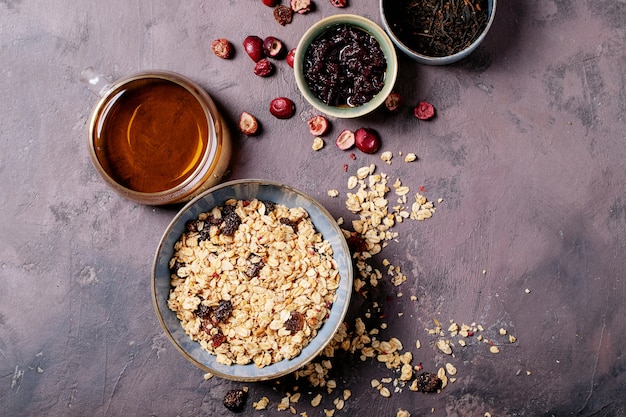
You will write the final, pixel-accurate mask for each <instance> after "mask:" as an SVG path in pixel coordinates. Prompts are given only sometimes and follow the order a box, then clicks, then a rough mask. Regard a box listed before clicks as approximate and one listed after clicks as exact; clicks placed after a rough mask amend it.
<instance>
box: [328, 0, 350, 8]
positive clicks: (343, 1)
mask: <svg viewBox="0 0 626 417" xmlns="http://www.w3.org/2000/svg"><path fill="white" fill-rule="evenodd" d="M330 4H332V5H333V6H335V7H346V6H347V5H348V0H330Z"/></svg>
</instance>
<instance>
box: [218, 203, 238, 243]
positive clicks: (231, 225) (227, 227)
mask: <svg viewBox="0 0 626 417" xmlns="http://www.w3.org/2000/svg"><path fill="white" fill-rule="evenodd" d="M222 219H223V220H224V228H223V229H222V234H224V235H226V236H233V235H234V234H235V232H236V231H237V229H238V228H239V225H240V224H241V217H239V215H238V214H237V213H235V208H234V207H232V206H226V207H224V209H223V210H222Z"/></svg>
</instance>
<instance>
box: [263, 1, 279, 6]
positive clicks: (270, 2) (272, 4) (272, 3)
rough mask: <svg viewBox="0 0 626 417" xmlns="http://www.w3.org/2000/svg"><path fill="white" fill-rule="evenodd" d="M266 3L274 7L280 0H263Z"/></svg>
mask: <svg viewBox="0 0 626 417" xmlns="http://www.w3.org/2000/svg"><path fill="white" fill-rule="evenodd" d="M261 1H262V2H263V4H264V5H266V6H268V7H274V6H276V5H277V4H278V0H261Z"/></svg>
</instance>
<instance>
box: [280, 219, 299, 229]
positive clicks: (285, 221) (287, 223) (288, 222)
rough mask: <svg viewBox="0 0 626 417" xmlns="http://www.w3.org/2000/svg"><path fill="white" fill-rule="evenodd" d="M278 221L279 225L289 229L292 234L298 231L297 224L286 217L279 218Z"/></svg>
mask: <svg viewBox="0 0 626 417" xmlns="http://www.w3.org/2000/svg"><path fill="white" fill-rule="evenodd" d="M278 221H279V222H280V224H284V225H285V226H289V227H291V228H292V229H293V231H294V232H297V231H298V222H295V221H293V220H289V218H287V217H281V218H280V219H279V220H278Z"/></svg>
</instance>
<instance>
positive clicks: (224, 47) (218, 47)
mask: <svg viewBox="0 0 626 417" xmlns="http://www.w3.org/2000/svg"><path fill="white" fill-rule="evenodd" d="M211 49H212V50H213V53H214V54H215V55H216V56H218V57H220V58H222V59H229V58H230V57H232V55H233V45H231V43H230V42H228V40H227V39H224V38H219V39H216V40H214V41H213V42H212V43H211Z"/></svg>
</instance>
